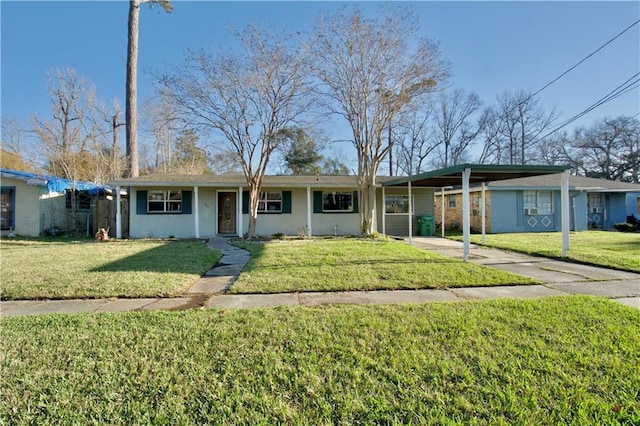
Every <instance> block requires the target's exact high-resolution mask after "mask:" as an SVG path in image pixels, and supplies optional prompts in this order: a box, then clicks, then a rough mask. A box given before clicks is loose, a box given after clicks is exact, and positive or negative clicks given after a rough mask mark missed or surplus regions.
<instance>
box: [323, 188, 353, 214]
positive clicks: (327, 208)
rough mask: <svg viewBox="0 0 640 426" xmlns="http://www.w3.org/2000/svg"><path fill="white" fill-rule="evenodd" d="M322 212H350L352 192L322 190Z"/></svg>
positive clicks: (351, 208)
mask: <svg viewBox="0 0 640 426" xmlns="http://www.w3.org/2000/svg"><path fill="white" fill-rule="evenodd" d="M322 211H323V212H352V211H353V192H323V193H322Z"/></svg>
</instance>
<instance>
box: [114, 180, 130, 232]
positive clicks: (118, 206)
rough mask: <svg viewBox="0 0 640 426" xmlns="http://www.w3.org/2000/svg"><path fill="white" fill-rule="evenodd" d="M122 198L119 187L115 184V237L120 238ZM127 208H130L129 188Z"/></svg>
mask: <svg viewBox="0 0 640 426" xmlns="http://www.w3.org/2000/svg"><path fill="white" fill-rule="evenodd" d="M121 204H122V200H121V199H120V187H119V186H116V238H118V239H120V238H122V205H121ZM129 210H131V189H129Z"/></svg>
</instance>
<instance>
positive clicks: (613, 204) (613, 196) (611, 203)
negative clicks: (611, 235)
mask: <svg viewBox="0 0 640 426" xmlns="http://www.w3.org/2000/svg"><path fill="white" fill-rule="evenodd" d="M607 195H608V200H606V198H605V210H606V211H607V213H608V214H607V216H606V219H605V229H613V225H614V224H616V223H620V222H626V221H627V215H628V214H629V213H628V212H627V194H624V193H617V192H616V193H609V194H607Z"/></svg>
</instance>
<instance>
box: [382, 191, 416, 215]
mask: <svg viewBox="0 0 640 426" xmlns="http://www.w3.org/2000/svg"><path fill="white" fill-rule="evenodd" d="M411 201H412V203H411V204H412V205H415V204H414V203H415V199H414V197H413V196H411ZM384 205H385V213H386V214H409V196H408V195H385V197H384ZM411 211H415V208H413V209H411Z"/></svg>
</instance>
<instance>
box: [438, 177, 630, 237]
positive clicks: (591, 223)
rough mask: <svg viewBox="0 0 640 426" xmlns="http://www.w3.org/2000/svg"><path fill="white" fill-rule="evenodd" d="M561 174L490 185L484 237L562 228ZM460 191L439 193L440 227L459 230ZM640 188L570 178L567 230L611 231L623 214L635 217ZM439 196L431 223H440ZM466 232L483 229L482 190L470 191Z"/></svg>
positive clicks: (477, 188) (621, 220) (582, 178)
mask: <svg viewBox="0 0 640 426" xmlns="http://www.w3.org/2000/svg"><path fill="white" fill-rule="evenodd" d="M559 180H560V175H553V174H551V175H542V176H533V177H526V178H517V179H508V180H499V181H494V182H490V183H489V184H487V186H486V189H485V199H486V201H485V221H486V227H485V231H486V232H492V233H502V232H539V231H558V230H560V229H561V217H560V187H559V184H558V182H559ZM461 193H462V191H461V190H459V189H450V190H447V191H445V192H444V208H445V227H446V229H452V228H459V227H460V223H461V222H462V221H461V217H462V194H461ZM639 195H640V185H639V184H632V183H626V182H618V181H610V180H605V179H596V178H587V177H582V176H570V178H569V196H570V220H571V229H572V230H577V231H583V230H586V229H606V230H610V229H613V225H614V224H615V223H619V222H625V221H626V219H627V216H628V215H631V214H635V215H638V213H640V212H639V211H638V205H637V198H638V196H639ZM442 198H443V197H442V195H441V192H440V191H438V192H436V198H435V200H436V214H435V218H436V222H437V223H438V225H439V224H440V222H441V215H442V210H441V208H442V204H443V202H442ZM470 203H471V206H470V209H471V229H472V230H473V231H474V232H480V231H481V230H482V208H481V207H482V188H481V187H474V188H472V189H471V192H470Z"/></svg>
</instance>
